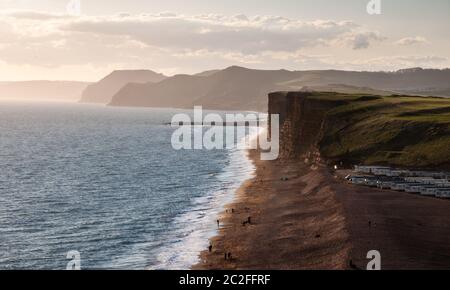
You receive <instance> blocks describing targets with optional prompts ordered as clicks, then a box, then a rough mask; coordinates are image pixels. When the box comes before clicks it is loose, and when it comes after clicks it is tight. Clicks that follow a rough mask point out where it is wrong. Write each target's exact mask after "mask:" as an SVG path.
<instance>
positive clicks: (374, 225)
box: [193, 151, 450, 270]
mask: <svg viewBox="0 0 450 290" xmlns="http://www.w3.org/2000/svg"><path fill="white" fill-rule="evenodd" d="M249 155H250V157H251V159H252V160H253V162H254V163H255V166H256V176H255V178H253V179H252V180H249V181H248V182H246V183H245V184H244V185H243V186H242V187H241V188H240V190H239V191H238V193H237V198H236V201H235V202H234V203H233V204H230V205H228V206H227V211H226V212H224V213H223V214H222V216H221V217H220V222H221V227H220V231H219V235H218V236H217V237H215V238H213V239H212V240H211V245H212V251H211V252H209V251H208V250H207V249H206V250H205V251H204V252H203V253H201V256H200V258H201V262H200V263H199V264H198V265H196V266H194V267H193V269H256V270H264V269H275V270H278V269H280V270H282V269H365V268H366V265H367V262H368V260H367V259H366V255H367V252H368V251H370V250H378V251H379V252H380V253H381V259H382V262H381V263H382V268H383V269H448V268H450V201H448V200H440V199H435V198H428V197H422V196H418V195H410V194H407V193H399V192H392V191H381V190H378V189H370V188H365V187H356V186H353V185H349V184H346V183H345V182H344V181H343V180H342V179H341V178H338V177H336V176H334V173H333V172H331V171H330V170H329V169H328V168H326V167H325V166H323V165H312V166H311V165H305V164H304V163H303V162H301V161H270V162H269V161H260V160H259V154H257V152H255V151H251V152H250V153H249ZM249 217H250V218H251V224H247V223H246V224H245V225H244V224H243V223H244V222H245V221H248V218H249ZM369 222H370V223H369ZM227 253H230V254H231V259H228V257H227V259H225V256H224V255H225V254H227ZM350 261H351V263H350Z"/></svg>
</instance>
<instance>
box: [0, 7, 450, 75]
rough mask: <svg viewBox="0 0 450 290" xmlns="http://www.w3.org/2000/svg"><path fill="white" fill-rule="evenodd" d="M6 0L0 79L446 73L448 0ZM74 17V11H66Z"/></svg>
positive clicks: (0, 25) (0, 18)
mask: <svg viewBox="0 0 450 290" xmlns="http://www.w3.org/2000/svg"><path fill="white" fill-rule="evenodd" d="M80 1H81V10H80V15H71V14H70V13H68V11H67V9H66V5H67V4H68V2H69V0H13V1H12V0H0V35H1V38H0V81H3V80H30V79H63V80H83V81H95V80H98V79H99V78H101V77H103V76H104V75H106V74H107V73H109V72H110V71H112V70H115V69H141V68H144V69H152V70H155V71H158V72H163V73H165V74H169V75H172V74H177V73H196V72H200V71H203V70H208V69H217V68H223V67H226V66H230V65H240V66H246V67H251V68H261V69H280V68H285V69H292V70H307V69H347V70H396V69H401V68H408V67H416V66H422V67H434V68H444V67H450V37H449V36H450V21H449V19H448V15H449V12H450V1H448V0H432V1H420V0H381V3H382V10H381V15H369V14H368V13H367V10H366V6H367V3H368V2H369V0H346V1H342V0H315V1H312V0H284V1H283V0H281V1H280V0H278V1H260V0H239V1H237V0H226V1H225V0H222V1H215V0H209V1H205V0H191V1H188V0H165V1H142V0H128V1H118V0H117V1H115V0H80ZM69 12H70V11H69Z"/></svg>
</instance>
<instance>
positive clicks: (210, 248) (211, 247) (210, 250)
mask: <svg viewBox="0 0 450 290" xmlns="http://www.w3.org/2000/svg"><path fill="white" fill-rule="evenodd" d="M212 249H213V246H212V245H209V248H208V250H209V252H210V253H211V252H212Z"/></svg>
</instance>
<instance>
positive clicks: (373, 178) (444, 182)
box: [346, 166, 450, 199]
mask: <svg viewBox="0 0 450 290" xmlns="http://www.w3.org/2000/svg"><path fill="white" fill-rule="evenodd" d="M346 179H347V180H348V181H349V182H350V183H352V184H356V185H363V186H369V187H378V188H380V189H386V190H388V189H389V190H396V191H405V192H408V193H414V194H421V195H425V196H434V197H438V198H445V199H450V173H449V172H433V171H423V170H406V169H394V168H391V167H385V166H355V175H349V176H347V177H346Z"/></svg>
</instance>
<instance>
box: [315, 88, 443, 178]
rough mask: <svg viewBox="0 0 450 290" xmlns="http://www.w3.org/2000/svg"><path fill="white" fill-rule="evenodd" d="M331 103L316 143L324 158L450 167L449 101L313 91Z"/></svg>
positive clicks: (381, 163)
mask: <svg viewBox="0 0 450 290" xmlns="http://www.w3.org/2000/svg"><path fill="white" fill-rule="evenodd" d="M309 98H315V99H320V100H333V101H336V104H337V106H336V107H334V108H333V109H332V110H330V111H329V112H328V113H327V115H326V116H327V117H326V121H325V126H324V132H323V134H324V135H323V138H322V139H321V141H320V143H319V146H320V149H321V152H322V154H323V155H324V156H325V157H326V158H327V159H329V160H332V161H339V162H340V161H342V162H345V163H347V164H355V163H365V164H380V165H393V166H403V167H417V168H418V167H420V168H444V169H450V99H441V98H430V97H411V96H397V95H395V96H370V95H365V96H364V95H357V94H337V93H314V94H313V96H310V97H309Z"/></svg>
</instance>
